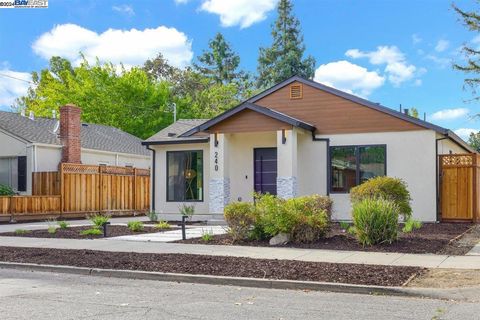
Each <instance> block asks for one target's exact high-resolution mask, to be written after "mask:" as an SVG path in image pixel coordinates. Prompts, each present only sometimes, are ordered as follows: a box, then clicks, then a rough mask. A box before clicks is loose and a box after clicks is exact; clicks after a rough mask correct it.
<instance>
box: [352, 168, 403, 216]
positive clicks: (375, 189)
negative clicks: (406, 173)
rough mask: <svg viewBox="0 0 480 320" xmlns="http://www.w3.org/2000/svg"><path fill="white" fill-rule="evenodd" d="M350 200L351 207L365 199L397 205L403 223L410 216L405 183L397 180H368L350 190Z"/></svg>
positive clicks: (389, 178)
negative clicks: (390, 202)
mask: <svg viewBox="0 0 480 320" xmlns="http://www.w3.org/2000/svg"><path fill="white" fill-rule="evenodd" d="M350 199H351V201H352V204H353V205H355V204H356V203H359V202H361V201H363V200H365V199H385V200H388V201H392V202H393V203H395V205H397V207H398V210H399V213H400V215H402V216H403V219H404V221H407V220H408V219H410V217H411V216H412V208H411V207H410V200H411V198H410V192H409V191H408V189H407V184H406V183H405V181H403V180H402V179H399V178H392V177H386V176H383V177H375V178H372V179H369V180H367V181H365V182H364V183H362V184H361V185H358V186H356V187H353V188H352V189H351V190H350Z"/></svg>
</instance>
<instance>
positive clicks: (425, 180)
mask: <svg viewBox="0 0 480 320" xmlns="http://www.w3.org/2000/svg"><path fill="white" fill-rule="evenodd" d="M435 137H436V134H435V132H434V131H431V130H421V131H403V132H381V133H359V134H341V135H330V136H329V138H330V145H331V146H342V145H368V144H385V145H386V146H387V176H390V177H398V178H401V179H403V180H404V181H405V182H406V183H407V185H408V189H409V191H410V194H411V197H412V202H411V205H412V209H413V217H414V218H415V219H418V220H421V221H435V220H436V186H435V184H436V178H435V176H436V172H435V161H436V156H435ZM330 196H331V198H332V200H333V219H338V220H349V219H351V216H350V212H351V204H350V198H349V194H338V193H337V194H331V195H330Z"/></svg>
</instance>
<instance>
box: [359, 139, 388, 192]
mask: <svg viewBox="0 0 480 320" xmlns="http://www.w3.org/2000/svg"><path fill="white" fill-rule="evenodd" d="M359 152H360V168H359V169H360V183H363V182H365V181H367V180H368V179H371V178H374V177H378V176H384V175H385V173H386V172H385V146H367V147H360V148H359Z"/></svg>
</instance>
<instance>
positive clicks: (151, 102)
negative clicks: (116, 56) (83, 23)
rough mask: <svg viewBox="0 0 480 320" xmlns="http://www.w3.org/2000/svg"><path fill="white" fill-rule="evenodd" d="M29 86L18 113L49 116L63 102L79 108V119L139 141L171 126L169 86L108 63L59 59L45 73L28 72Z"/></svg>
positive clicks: (132, 69) (140, 72)
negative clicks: (120, 130)
mask: <svg viewBox="0 0 480 320" xmlns="http://www.w3.org/2000/svg"><path fill="white" fill-rule="evenodd" d="M32 79H33V82H34V85H33V86H32V88H30V90H29V92H28V94H27V95H26V96H24V97H20V98H19V99H17V102H16V108H17V109H27V110H31V111H34V112H35V114H36V115H37V116H47V117H50V116H51V114H52V110H58V108H59V107H60V106H62V105H64V104H66V103H74V104H76V105H78V106H79V107H81V108H82V120H83V121H85V122H91V123H98V124H104V125H109V126H114V127H117V128H120V129H122V130H124V131H126V132H129V133H131V134H133V135H136V136H138V137H140V138H146V137H149V136H151V135H153V134H154V133H156V132H157V131H158V130H160V129H161V128H163V127H165V126H166V125H168V124H169V123H171V121H172V115H171V113H169V112H168V102H169V101H170V89H169V84H168V82H166V81H158V82H154V81H152V80H151V79H150V78H149V77H148V75H147V73H146V72H145V71H144V70H142V69H140V68H136V67H134V68H131V69H129V70H126V69H125V68H123V66H121V67H120V68H118V67H116V66H114V65H113V64H109V63H107V64H100V63H99V62H98V61H97V63H96V64H94V65H90V64H89V63H88V62H87V61H86V60H85V59H84V60H83V61H82V63H81V64H80V65H79V66H78V67H72V65H71V63H70V62H69V61H68V60H66V59H63V58H60V57H53V58H51V60H50V64H49V68H46V69H44V70H41V71H40V73H37V72H33V74H32Z"/></svg>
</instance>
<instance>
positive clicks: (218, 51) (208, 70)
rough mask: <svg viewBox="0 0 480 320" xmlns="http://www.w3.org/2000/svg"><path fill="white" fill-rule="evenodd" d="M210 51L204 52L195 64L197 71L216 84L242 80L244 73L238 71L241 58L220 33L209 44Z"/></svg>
mask: <svg viewBox="0 0 480 320" xmlns="http://www.w3.org/2000/svg"><path fill="white" fill-rule="evenodd" d="M208 47H209V50H207V51H204V52H203V53H202V55H201V56H199V57H198V58H197V59H198V62H199V63H195V64H194V67H195V69H196V70H197V71H198V72H199V73H200V74H202V75H204V76H205V77H207V78H210V79H212V80H213V81H214V82H215V83H223V84H228V83H230V82H232V81H234V80H237V79H240V78H241V77H242V76H243V73H242V72H240V71H238V66H239V64H240V57H239V56H238V55H237V54H236V53H235V52H234V51H233V50H232V48H231V47H230V44H229V43H228V42H227V41H226V40H225V38H224V36H223V35H222V34H221V33H220V32H219V33H217V34H216V35H215V37H214V38H213V39H211V40H210V41H209V43H208Z"/></svg>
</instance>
